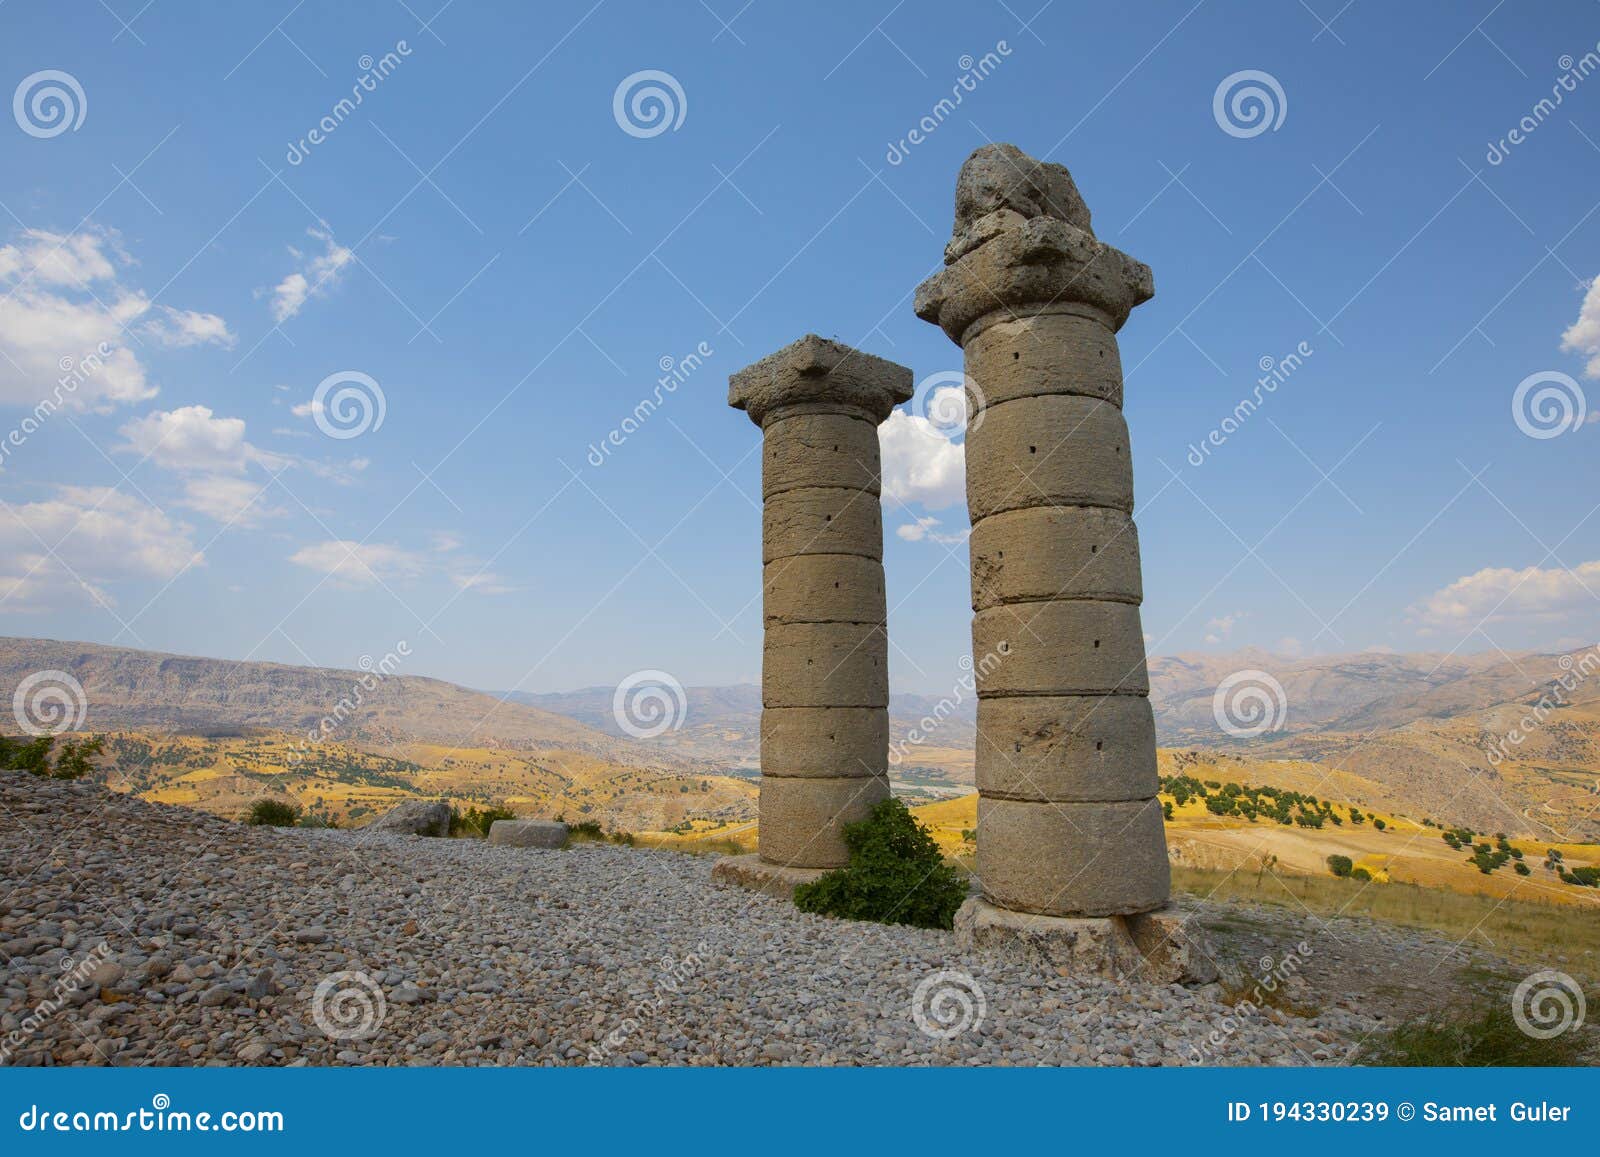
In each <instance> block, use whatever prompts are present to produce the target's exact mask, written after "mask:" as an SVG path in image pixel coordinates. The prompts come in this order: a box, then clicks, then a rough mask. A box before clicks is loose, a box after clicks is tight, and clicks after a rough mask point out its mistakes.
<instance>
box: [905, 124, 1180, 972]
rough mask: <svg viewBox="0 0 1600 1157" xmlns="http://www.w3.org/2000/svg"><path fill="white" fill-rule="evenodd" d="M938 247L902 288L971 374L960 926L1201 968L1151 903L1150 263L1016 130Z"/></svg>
mask: <svg viewBox="0 0 1600 1157" xmlns="http://www.w3.org/2000/svg"><path fill="white" fill-rule="evenodd" d="M945 265H946V267H945V268H944V269H943V270H941V271H940V272H938V273H936V274H934V276H933V277H931V278H929V279H928V280H927V281H925V282H923V284H922V285H921V286H919V287H918V289H917V294H916V303H915V308H916V312H917V316H918V317H920V318H922V319H924V320H925V321H929V322H932V323H934V324H936V325H938V326H939V327H940V328H942V329H943V330H944V332H945V333H946V334H947V335H948V336H949V337H950V339H951V340H952V341H954V342H955V343H956V344H957V345H959V346H961V347H962V349H963V351H964V356H965V373H966V377H967V392H968V432H967V437H966V456H967V506H968V510H969V513H970V515H971V519H972V537H971V541H970V550H971V565H972V609H973V611H974V618H973V623H972V646H973V660H974V669H975V670H976V671H977V672H978V687H977V689H978V741H977V753H976V758H977V785H978V792H979V801H978V828H977V845H978V848H977V871H978V877H979V880H980V882H981V884H982V889H983V899H981V900H972V901H968V904H967V905H966V907H965V908H964V909H963V910H962V914H961V916H960V918H959V919H958V923H957V929H958V932H959V933H960V934H961V936H962V938H963V939H964V940H965V941H967V942H968V943H973V944H977V945H979V946H995V947H1003V948H1006V949H1008V950H1011V951H1020V952H1022V953H1023V954H1024V955H1032V956H1035V957H1037V956H1039V955H1043V956H1044V957H1045V958H1046V959H1047V960H1048V961H1049V962H1050V963H1052V964H1054V965H1056V966H1058V967H1060V966H1065V967H1068V968H1071V969H1074V970H1077V971H1080V972H1091V973H1099V974H1110V975H1128V974H1131V973H1134V972H1137V971H1141V970H1145V971H1148V972H1149V973H1150V974H1151V976H1152V978H1154V979H1158V980H1159V979H1172V978H1175V975H1177V974H1184V975H1187V974H1190V973H1193V972H1194V971H1195V970H1194V969H1192V968H1189V967H1188V963H1187V960H1186V959H1181V960H1176V962H1175V959H1174V953H1176V954H1177V955H1178V956H1186V955H1187V948H1188V947H1189V945H1188V944H1187V943H1183V942H1182V941H1183V940H1184V938H1183V934H1182V930H1181V929H1180V928H1177V927H1176V925H1175V922H1174V920H1173V919H1172V918H1171V914H1170V912H1166V911H1163V906H1164V905H1165V904H1166V902H1167V894H1168V889H1169V884H1170V880H1169V871H1168V867H1167V854H1166V839H1165V832H1164V829H1163V825H1162V816H1161V809H1160V804H1159V801H1158V800H1157V799H1156V793H1157V790H1158V778H1157V774H1156V750H1155V727H1154V722H1153V719H1152V716H1151V711H1150V703H1149V699H1148V695H1149V682H1148V677H1147V673H1146V669H1145V653H1144V636H1143V633H1142V630H1141V627H1140V621H1139V603H1140V601H1141V598H1142V591H1141V585H1140V572H1139V545H1138V536H1137V532H1136V530H1135V528H1134V524H1133V519H1132V511H1133V470H1132V462H1131V460H1130V455H1129V446H1128V428H1127V424H1126V423H1125V422H1124V421H1123V416H1122V409H1121V407H1122V369H1121V363H1120V361H1119V358H1118V353H1117V339H1116V336H1115V335H1116V332H1117V330H1119V329H1120V328H1121V327H1122V324H1123V323H1124V322H1125V321H1126V320H1127V318H1128V314H1129V312H1130V311H1131V310H1132V309H1133V308H1134V307H1135V306H1137V305H1139V304H1140V303H1142V302H1144V301H1147V300H1149V299H1150V297H1151V296H1152V294H1153V293H1154V289H1153V287H1152V284H1151V277H1150V270H1149V268H1148V267H1147V266H1145V265H1143V264H1141V263H1140V262H1138V261H1135V260H1133V259H1132V258H1131V257H1129V256H1128V255H1127V254H1125V253H1122V252H1120V251H1119V250H1116V249H1113V248H1111V247H1110V246H1108V245H1105V244H1104V243H1102V242H1100V241H1099V240H1097V239H1096V238H1095V236H1094V234H1093V232H1092V230H1091V227H1090V219H1089V210H1088V207H1087V206H1086V205H1085V204H1084V202H1083V198H1082V197H1081V196H1079V194H1078V189H1077V186H1076V185H1075V184H1074V183H1073V180H1072V176H1071V174H1070V173H1068V172H1067V170H1066V169H1065V168H1063V167H1062V166H1060V165H1055V164H1047V163H1042V162H1040V161H1037V160H1035V159H1033V158H1032V157H1029V156H1027V155H1026V154H1024V153H1023V152H1021V150H1019V149H1017V148H1016V147H1015V146H1012V145H989V146H985V147H984V148H981V149H979V150H978V151H977V152H975V153H973V154H972V156H971V157H970V158H969V159H968V160H967V162H966V164H965V165H964V166H962V169H961V173H960V176H959V177H958V179H957V185H956V220H955V229H954V234H953V236H952V239H951V241H950V244H949V245H948V246H947V247H946V249H945ZM1150 913H1158V915H1156V916H1153V917H1152V916H1149V915H1147V914H1150ZM1175 935H1176V938H1177V939H1176V940H1174V936H1175ZM1175 969H1176V973H1175V974H1174V975H1168V974H1169V973H1174V970H1175ZM1204 970H1205V969H1204V967H1203V966H1202V967H1201V969H1200V971H1202V972H1203V971H1204Z"/></svg>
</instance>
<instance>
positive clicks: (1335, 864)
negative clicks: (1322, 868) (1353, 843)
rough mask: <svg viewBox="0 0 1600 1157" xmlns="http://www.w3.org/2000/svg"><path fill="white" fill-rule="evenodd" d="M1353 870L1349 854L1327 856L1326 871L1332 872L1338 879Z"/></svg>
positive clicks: (1353, 866)
mask: <svg viewBox="0 0 1600 1157" xmlns="http://www.w3.org/2000/svg"><path fill="white" fill-rule="evenodd" d="M1354 870H1355V865H1354V864H1353V863H1351V861H1350V857H1349V856H1329V857H1328V871H1330V872H1332V873H1333V874H1334V875H1335V876H1338V877H1339V878H1340V879H1343V878H1345V877H1346V876H1348V875H1350V873H1351V872H1352V871H1354Z"/></svg>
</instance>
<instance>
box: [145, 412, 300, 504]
mask: <svg viewBox="0 0 1600 1157" xmlns="http://www.w3.org/2000/svg"><path fill="white" fill-rule="evenodd" d="M121 433H122V436H123V437H124V438H126V439H127V442H125V443H124V444H123V445H121V446H119V447H117V448H118V449H119V450H122V451H124V452H126V453H130V454H139V455H141V456H142V457H144V458H146V459H148V460H149V461H151V462H153V463H155V464H156V465H157V466H160V467H162V468H163V469H166V470H172V471H175V472H176V473H178V474H181V475H183V476H184V482H183V498H182V499H181V502H182V504H183V505H184V506H187V507H189V508H190V509H192V510H198V511H199V512H200V513H201V514H204V515H206V516H208V517H210V518H214V519H216V520H217V521H218V522H229V523H237V524H240V525H244V526H250V525H254V524H255V523H256V522H258V521H259V520H260V519H262V518H268V517H275V516H277V515H281V514H282V513H283V511H282V510H281V509H279V508H275V507H273V506H271V505H270V504H269V503H267V502H266V501H265V496H264V491H265V488H266V486H267V485H268V482H267V480H261V481H256V480H255V479H252V478H248V477H246V473H247V471H248V469H249V467H251V466H259V467H261V468H262V469H264V470H266V471H267V472H268V473H269V474H277V473H278V472H279V471H281V470H283V469H285V468H286V467H288V466H290V465H291V464H292V462H293V459H290V458H286V457H284V456H283V455H280V454H273V453H271V452H269V451H266V450H262V449H260V448H259V447H257V446H253V445H251V444H250V442H249V441H247V440H246V439H245V424H244V419H243V418H219V417H217V416H216V415H215V414H213V413H212V412H211V409H210V407H208V406H181V407H179V408H178V409H176V410H155V411H153V412H151V413H149V414H146V415H145V416H144V417H142V418H137V419H135V420H134V421H131V422H129V423H127V424H126V425H124V426H123V427H122V431H121Z"/></svg>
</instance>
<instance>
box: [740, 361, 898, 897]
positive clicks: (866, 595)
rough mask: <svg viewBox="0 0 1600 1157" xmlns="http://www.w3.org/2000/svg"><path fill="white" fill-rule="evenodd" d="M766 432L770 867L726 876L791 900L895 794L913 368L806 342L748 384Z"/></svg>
mask: <svg viewBox="0 0 1600 1157" xmlns="http://www.w3.org/2000/svg"><path fill="white" fill-rule="evenodd" d="M728 387H729V388H728V404H729V405H730V406H733V407H734V408H736V409H741V410H744V411H745V412H746V413H747V414H748V415H749V416H750V420H751V421H753V422H755V423H756V425H758V426H760V427H761V434H762V457H761V494H762V500H763V511H762V531H761V539H762V550H761V561H762V564H763V566H762V602H763V606H764V621H765V627H766V641H765V648H764V651H763V655H762V664H761V701H762V712H761V826H760V854H759V856H758V857H756V856H743V857H737V858H735V859H732V860H722V861H719V863H718V868H717V875H718V877H719V878H722V879H727V880H732V881H735V882H738V883H741V884H745V885H747V886H753V887H758V888H761V889H763V890H766V891H769V892H774V893H779V894H787V893H790V892H792V891H793V888H794V885H795V884H797V883H800V882H802V881H804V880H807V879H813V878H815V877H816V876H818V875H820V874H821V873H822V872H823V871H825V870H827V869H830V868H836V867H840V866H842V865H843V864H844V863H845V862H846V861H847V860H848V858H849V856H848V853H847V851H846V849H845V845H844V839H843V837H842V829H843V827H844V825H845V824H848V823H854V822H855V821H856V820H859V819H862V818H864V817H865V816H866V814H867V813H868V812H869V811H871V810H872V807H873V805H875V804H876V803H878V802H879V801H880V800H883V799H887V798H888V795H889V778H888V747H889V710H888V708H889V677H888V637H887V635H886V633H885V624H884V614H885V604H884V589H883V515H882V512H881V509H880V507H879V502H878V493H879V473H880V467H879V462H880V455H879V450H878V424H879V423H880V422H882V421H883V420H884V419H885V418H887V417H888V416H889V411H890V410H891V409H893V408H894V407H895V405H897V404H898V403H900V402H903V401H906V400H907V399H908V398H910V397H911V371H910V370H908V369H906V368H905V367H904V366H897V365H895V364H894V363H892V362H888V361H885V360H883V359H882V358H876V357H872V356H871V355H868V354H864V353H861V352H860V351H858V350H853V349H851V348H849V347H848V346H844V345H840V344H839V343H838V342H832V341H827V340H825V339H823V338H820V337H817V336H816V335H814V334H808V335H807V336H805V337H803V338H801V339H800V340H799V341H797V342H794V343H793V344H792V345H788V346H785V347H784V348H783V349H781V350H779V351H778V352H777V353H775V354H772V355H770V356H768V357H765V358H763V359H761V360H760V361H758V362H756V363H755V364H754V365H751V366H747V367H746V368H745V369H743V370H740V371H739V372H738V373H736V374H734V375H733V376H732V377H731V378H730V379H729V383H728Z"/></svg>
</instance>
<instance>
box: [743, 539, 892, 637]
mask: <svg viewBox="0 0 1600 1157" xmlns="http://www.w3.org/2000/svg"><path fill="white" fill-rule="evenodd" d="M761 588H762V589H761V594H762V605H763V607H764V610H765V615H766V622H767V625H768V626H771V625H773V624H775V623H871V624H877V623H881V622H883V620H884V610H885V606H884V593H883V565H882V564H881V563H880V562H878V561H877V560H876V559H871V558H866V557H863V556H862V555H859V554H807V555H795V556H792V557H790V558H781V559H777V560H776V561H774V562H769V563H768V564H767V565H766V566H765V567H763V568H762V576H761Z"/></svg>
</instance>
